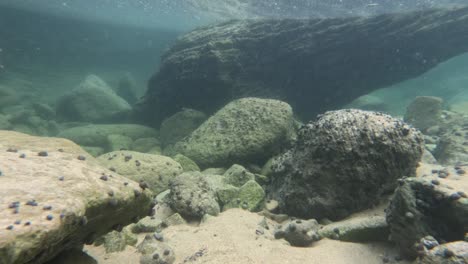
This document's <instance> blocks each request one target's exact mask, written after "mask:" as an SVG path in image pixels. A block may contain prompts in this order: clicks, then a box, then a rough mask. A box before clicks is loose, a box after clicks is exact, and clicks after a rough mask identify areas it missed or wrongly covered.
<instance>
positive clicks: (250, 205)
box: [223, 181, 265, 211]
mask: <svg viewBox="0 0 468 264" xmlns="http://www.w3.org/2000/svg"><path fill="white" fill-rule="evenodd" d="M264 199H265V191H264V190H263V188H262V186H260V185H259V184H258V183H257V182H255V181H248V182H247V183H245V184H244V185H242V187H240V188H239V193H238V197H237V198H235V199H232V200H231V201H230V202H228V203H227V204H226V205H225V206H224V207H223V210H226V209H228V208H243V209H246V210H249V211H258V210H259V209H260V207H261V206H262V203H263V200H264Z"/></svg>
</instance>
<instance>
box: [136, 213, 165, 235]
mask: <svg viewBox="0 0 468 264" xmlns="http://www.w3.org/2000/svg"><path fill="white" fill-rule="evenodd" d="M161 224H162V220H161V219H158V218H155V217H152V216H147V217H144V218H142V219H140V221H138V222H137V223H135V224H134V225H132V233H134V234H139V233H150V232H156V230H157V229H158V227H159V226H160V225H161Z"/></svg>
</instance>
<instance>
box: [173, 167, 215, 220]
mask: <svg viewBox="0 0 468 264" xmlns="http://www.w3.org/2000/svg"><path fill="white" fill-rule="evenodd" d="M170 190H171V192H170V193H169V195H168V200H169V201H168V203H169V204H170V205H171V207H172V209H174V211H176V212H178V213H179V214H181V215H182V216H184V217H197V218H201V217H202V216H203V215H204V214H210V215H218V214H219V212H220V208H219V204H218V202H217V200H216V193H215V191H214V190H213V188H212V186H211V184H210V183H209V182H208V181H207V179H206V178H205V176H204V175H202V174H201V173H200V172H184V173H182V174H180V175H179V176H176V177H175V178H174V179H173V180H172V181H171V184H170Z"/></svg>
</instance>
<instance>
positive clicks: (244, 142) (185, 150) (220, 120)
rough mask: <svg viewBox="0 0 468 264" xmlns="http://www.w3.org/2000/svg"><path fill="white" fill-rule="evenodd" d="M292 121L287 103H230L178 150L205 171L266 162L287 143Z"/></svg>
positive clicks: (244, 99) (241, 101) (254, 100)
mask: <svg viewBox="0 0 468 264" xmlns="http://www.w3.org/2000/svg"><path fill="white" fill-rule="evenodd" d="M293 122H294V120H293V114H292V109H291V107H290V106H289V105H288V104H287V103H284V102H281V101H277V100H271V99H259V98H243V99H239V100H236V101H233V102H231V103H229V104H227V105H226V106H225V107H223V108H222V109H221V110H219V111H218V112H217V113H216V114H214V115H213V116H212V117H210V118H209V119H208V120H207V121H205V122H204V123H203V124H202V125H201V126H200V127H198V128H197V129H196V130H195V131H193V132H192V134H190V136H189V137H188V138H186V139H184V140H183V141H180V142H179V143H177V144H176V145H175V148H176V150H177V151H178V152H179V153H182V154H184V155H185V156H187V157H189V158H191V159H193V160H194V161H195V162H196V163H197V164H198V165H199V166H201V167H203V168H206V167H210V166H224V165H232V164H234V163H239V164H242V163H251V162H253V163H255V162H258V163H263V162H264V161H265V160H266V159H267V158H268V157H269V156H271V154H274V153H275V152H278V151H279V150H280V148H281V147H282V146H283V145H284V144H285V143H286V142H287V141H288V139H289V138H290V136H291V134H292V127H293Z"/></svg>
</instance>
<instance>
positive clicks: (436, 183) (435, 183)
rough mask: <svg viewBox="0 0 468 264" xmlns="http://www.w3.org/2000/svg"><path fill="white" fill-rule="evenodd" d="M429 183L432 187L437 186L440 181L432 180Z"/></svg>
mask: <svg viewBox="0 0 468 264" xmlns="http://www.w3.org/2000/svg"><path fill="white" fill-rule="evenodd" d="M431 183H432V184H434V185H439V184H440V181H439V180H432V181H431Z"/></svg>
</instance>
